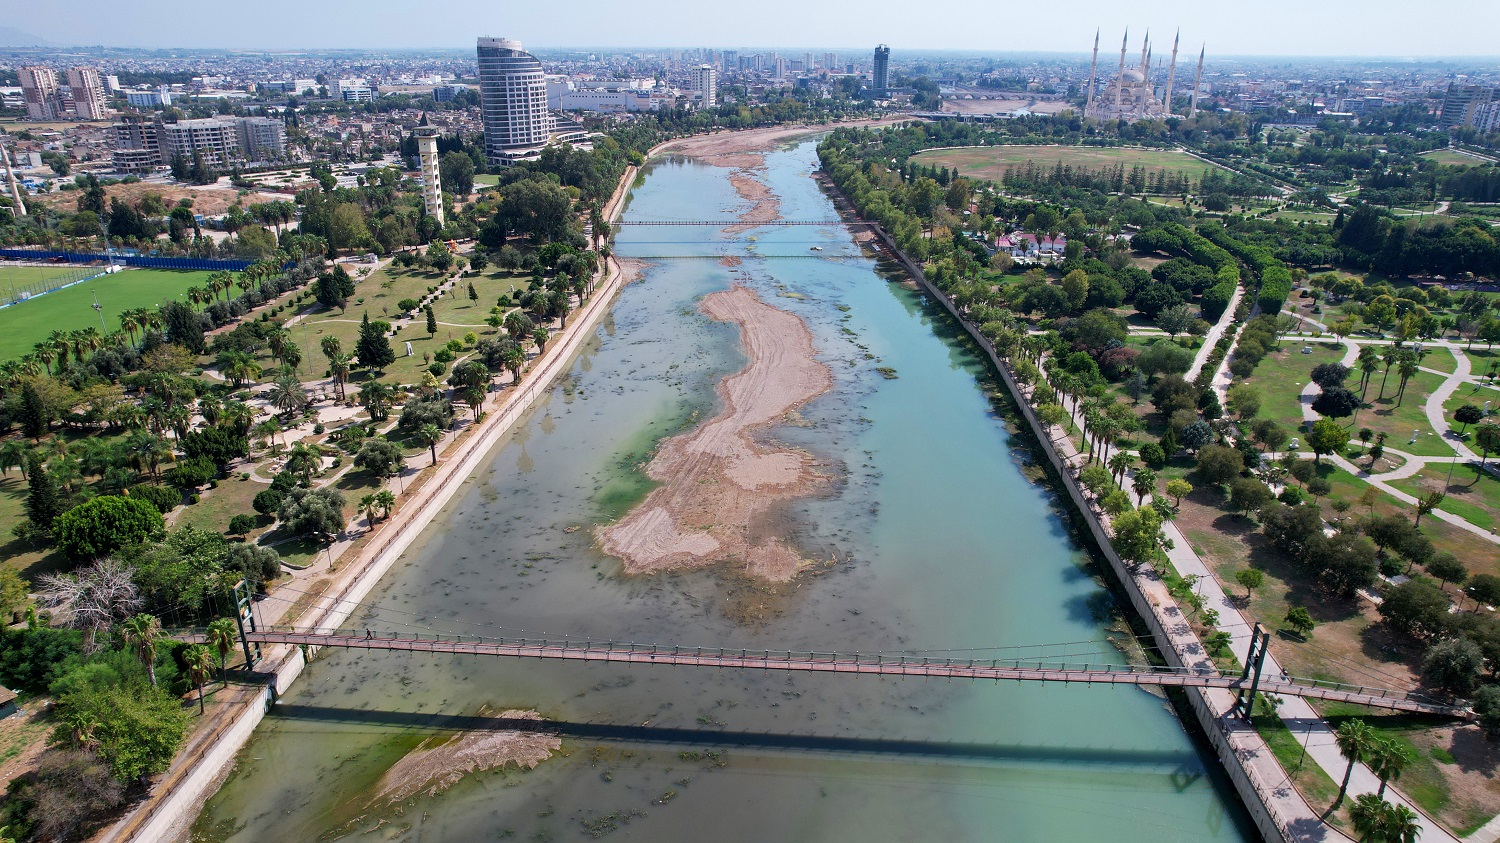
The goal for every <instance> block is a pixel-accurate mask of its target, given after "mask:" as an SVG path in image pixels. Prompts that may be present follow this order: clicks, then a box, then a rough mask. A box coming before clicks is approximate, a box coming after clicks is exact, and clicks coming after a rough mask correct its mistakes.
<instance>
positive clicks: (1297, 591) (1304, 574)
mask: <svg viewBox="0 0 1500 843" xmlns="http://www.w3.org/2000/svg"><path fill="white" fill-rule="evenodd" d="M1213 526H1214V529H1215V530H1218V531H1219V532H1221V533H1223V534H1224V535H1226V536H1230V537H1232V538H1233V539H1234V540H1235V541H1238V542H1240V543H1241V544H1243V545H1244V546H1245V547H1246V548H1247V549H1248V551H1249V553H1248V554H1247V557H1246V558H1247V561H1248V562H1249V563H1250V566H1251V567H1252V568H1258V569H1260V570H1261V571H1264V572H1265V573H1266V575H1267V576H1270V577H1274V578H1275V579H1278V580H1280V581H1281V582H1282V583H1283V584H1285V585H1286V588H1287V594H1286V601H1287V603H1288V604H1290V605H1293V606H1305V607H1307V611H1308V612H1309V613H1310V614H1311V615H1312V616H1313V620H1315V621H1317V622H1318V623H1332V622H1336V621H1342V620H1348V619H1349V618H1351V617H1353V616H1355V615H1357V614H1359V604H1358V603H1357V602H1355V601H1353V600H1346V599H1342V598H1330V597H1329V596H1328V595H1327V594H1325V593H1324V592H1323V591H1322V590H1320V589H1319V588H1318V583H1317V579H1316V578H1315V577H1313V576H1312V573H1311V572H1310V571H1309V570H1308V569H1307V568H1306V567H1305V566H1304V565H1302V564H1301V563H1299V562H1297V560H1295V559H1293V558H1291V557H1290V556H1288V555H1286V553H1284V552H1283V551H1282V550H1281V549H1280V548H1278V547H1276V545H1274V544H1272V543H1271V542H1270V541H1269V540H1267V539H1266V537H1265V536H1264V535H1262V534H1261V532H1260V524H1258V523H1257V522H1256V521H1254V520H1253V519H1250V518H1246V517H1244V516H1242V515H1228V514H1225V515H1221V516H1219V517H1218V518H1215V519H1214V522H1213ZM1243 598H1244V595H1234V599H1235V600H1236V602H1237V605H1238V604H1240V603H1243V602H1244V600H1243Z"/></svg>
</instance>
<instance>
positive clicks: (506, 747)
mask: <svg viewBox="0 0 1500 843" xmlns="http://www.w3.org/2000/svg"><path fill="white" fill-rule="evenodd" d="M499 716H500V719H502V720H538V721H539V720H541V719H542V717H541V715H540V714H537V713H536V712H535V711H514V710H513V711H505V712H502V713H501V714H500V715H499ZM561 748H562V739H561V738H559V737H557V736H555V735H548V734H543V733H538V732H531V731H523V730H519V729H485V730H480V731H473V732H464V733H462V734H460V735H457V736H455V737H453V738H450V739H446V740H441V741H439V740H428V741H424V742H422V744H421V745H419V746H418V747H417V748H416V749H413V750H412V751H411V752H408V753H407V754H406V755H405V756H403V757H402V758H401V760H400V761H397V762H396V763H395V764H392V765H391V768H390V769H389V770H387V771H386V772H385V775H384V776H381V778H380V783H379V784H378V785H377V786H376V798H377V799H380V800H385V801H388V802H400V801H402V800H405V799H408V798H410V797H412V796H415V795H417V794H418V793H421V792H422V791H424V790H425V791H426V792H427V795H428V796H436V795H437V794H439V793H441V792H442V791H444V790H447V789H448V788H450V787H452V786H453V785H454V784H457V783H458V781H459V779H462V778H463V777H464V776H465V775H466V774H468V773H475V772H481V771H484V770H493V769H496V768H498V767H504V766H505V765H506V764H515V765H516V766H518V767H524V768H526V769H528V770H530V769H531V768H533V767H535V766H536V765H538V764H540V763H542V762H543V761H546V760H547V759H548V758H550V757H552V753H554V752H557V751H558V750H559V749H561Z"/></svg>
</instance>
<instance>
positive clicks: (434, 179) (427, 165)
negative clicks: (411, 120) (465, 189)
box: [412, 114, 463, 227]
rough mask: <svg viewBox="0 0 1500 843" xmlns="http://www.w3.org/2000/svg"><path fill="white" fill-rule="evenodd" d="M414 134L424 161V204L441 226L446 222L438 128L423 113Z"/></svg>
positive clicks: (419, 153) (418, 150)
mask: <svg viewBox="0 0 1500 843" xmlns="http://www.w3.org/2000/svg"><path fill="white" fill-rule="evenodd" d="M412 134H414V135H416V136H417V157H419V158H420V159H421V163H422V204H423V206H425V207H426V209H427V215H428V216H430V217H432V218H433V219H435V220H437V224H438V226H439V227H441V226H442V225H443V224H444V222H443V182H442V176H441V174H440V173H439V172H438V149H437V136H438V130H437V127H435V126H432V125H430V124H428V122H427V115H426V114H423V115H422V122H421V123H420V124H418V126H417V128H416V129H415V130H414V131H413V132H412ZM460 198H463V197H460Z"/></svg>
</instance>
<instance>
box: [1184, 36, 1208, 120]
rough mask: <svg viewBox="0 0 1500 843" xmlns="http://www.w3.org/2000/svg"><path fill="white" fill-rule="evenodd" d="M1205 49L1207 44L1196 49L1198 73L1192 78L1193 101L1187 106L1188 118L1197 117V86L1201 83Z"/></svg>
mask: <svg viewBox="0 0 1500 843" xmlns="http://www.w3.org/2000/svg"><path fill="white" fill-rule="evenodd" d="M1206 49H1208V45H1207V44H1204V45H1203V46H1202V47H1199V48H1198V72H1197V73H1196V74H1195V75H1194V76H1193V101H1192V103H1191V104H1190V105H1188V117H1197V116H1198V86H1199V85H1201V84H1202V83H1203V51H1204V50H1206Z"/></svg>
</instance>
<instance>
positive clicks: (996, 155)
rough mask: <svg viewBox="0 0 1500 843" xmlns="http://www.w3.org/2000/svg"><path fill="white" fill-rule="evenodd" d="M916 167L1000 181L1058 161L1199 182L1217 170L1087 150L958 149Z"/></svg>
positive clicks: (1155, 152)
mask: <svg viewBox="0 0 1500 843" xmlns="http://www.w3.org/2000/svg"><path fill="white" fill-rule="evenodd" d="M911 160H912V161H913V162H914V163H917V164H921V165H923V166H927V167H950V168H951V167H957V168H958V172H959V173H960V174H961V175H965V176H973V177H976V178H981V179H990V180H992V181H999V180H1000V177H1001V176H1002V175H1004V173H1005V171H1006V170H1007V169H1008V168H1010V167H1015V166H1018V165H1019V166H1025V164H1026V162H1027V161H1032V162H1034V163H1035V164H1036V165H1037V166H1038V167H1042V168H1046V169H1051V168H1052V167H1053V166H1054V165H1055V164H1057V163H1058V162H1059V161H1061V162H1062V164H1063V165H1064V166H1073V167H1083V168H1085V169H1089V170H1097V169H1101V168H1104V167H1113V166H1115V165H1117V164H1122V165H1124V167H1125V171H1126V172H1127V173H1128V172H1129V171H1130V170H1131V169H1132V168H1133V167H1135V166H1137V165H1140V166H1142V167H1145V168H1146V171H1147V172H1148V173H1151V174H1155V173H1157V172H1171V173H1186V174H1187V175H1189V176H1191V177H1193V178H1198V177H1200V176H1202V175H1203V173H1204V171H1206V170H1212V169H1218V168H1217V167H1216V166H1215V165H1214V164H1210V163H1208V162H1206V161H1201V160H1199V159H1197V158H1194V157H1192V156H1191V155H1188V154H1187V153H1185V152H1180V151H1178V150H1175V149H1108V148H1097V147H1087V146H1019V145H1017V146H970V147H961V148H956V149H932V150H928V151H926V152H919V153H917V154H916V155H913V156H912V157H911Z"/></svg>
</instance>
